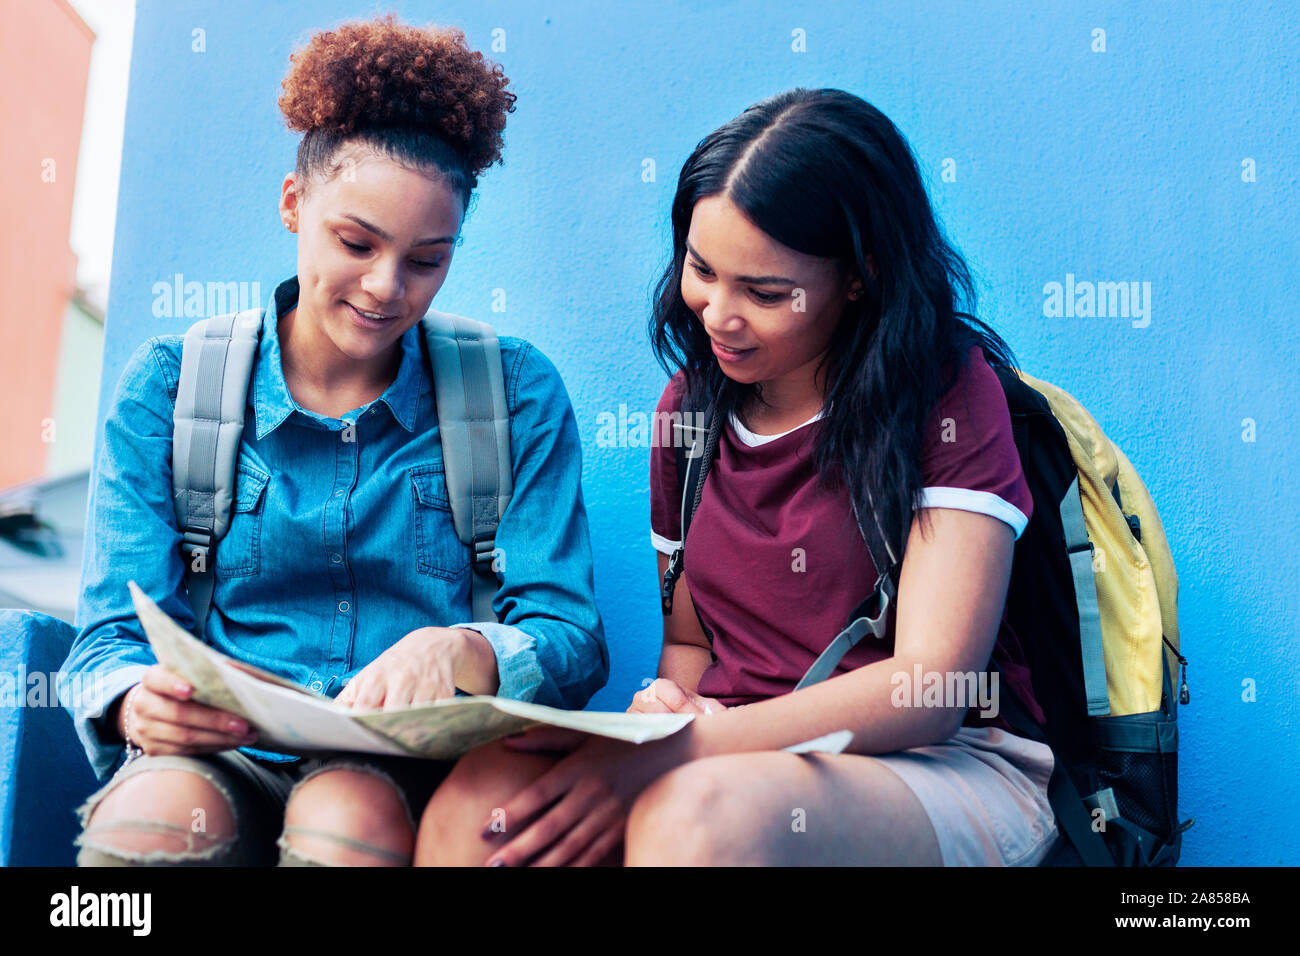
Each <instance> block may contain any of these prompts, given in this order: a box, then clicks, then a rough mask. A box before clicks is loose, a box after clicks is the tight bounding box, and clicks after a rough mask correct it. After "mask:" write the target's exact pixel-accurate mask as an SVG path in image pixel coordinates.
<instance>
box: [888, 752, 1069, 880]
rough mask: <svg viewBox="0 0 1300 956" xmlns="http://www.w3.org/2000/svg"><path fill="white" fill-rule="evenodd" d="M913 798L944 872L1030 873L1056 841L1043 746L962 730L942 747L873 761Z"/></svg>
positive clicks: (1046, 754) (1051, 760) (1051, 762)
mask: <svg viewBox="0 0 1300 956" xmlns="http://www.w3.org/2000/svg"><path fill="white" fill-rule="evenodd" d="M875 758H876V759H877V760H880V761H883V762H884V763H885V764H886V765H888V767H889V769H890V770H892V771H894V773H896V774H898V776H899V777H901V778H902V779H903V782H904V783H906V784H907V785H908V787H909V788H911V790H912V792H913V793H915V794H916V796H917V799H918V800H920V801H921V805H922V806H924V807H925V812H926V813H927V814H928V815H929V817H930V823H931V824H932V825H933V826H934V832H935V833H936V834H937V835H938V837H939V849H940V851H941V853H942V854H943V865H944V866H1037V865H1038V864H1039V863H1041V862H1042V861H1043V859H1044V858H1045V857H1046V856H1047V854H1048V853H1049V852H1050V851H1051V849H1052V847H1053V845H1054V844H1055V843H1056V840H1057V838H1058V837H1059V835H1060V834H1059V831H1058V830H1057V827H1056V814H1055V813H1053V812H1052V806H1051V803H1050V802H1049V801H1048V797H1047V781H1048V780H1049V779H1050V778H1051V776H1052V767H1053V765H1054V763H1055V760H1054V758H1053V756H1052V751H1051V748H1050V747H1048V746H1047V745H1046V744H1043V743H1039V742H1038V741H1036V740H1030V739H1028V738H1026V737H1018V736H1016V735H1015V734H1009V733H1007V732H1006V731H1004V730H1000V729H998V728H995V727H962V728H961V729H960V730H959V731H958V732H957V733H956V734H955V735H954V736H952V737H950V738H949V739H948V740H946V741H944V742H943V743H941V744H933V745H930V746H926V747H913V748H911V749H909V750H903V751H899V752H898V753H892V754H876V755H875Z"/></svg>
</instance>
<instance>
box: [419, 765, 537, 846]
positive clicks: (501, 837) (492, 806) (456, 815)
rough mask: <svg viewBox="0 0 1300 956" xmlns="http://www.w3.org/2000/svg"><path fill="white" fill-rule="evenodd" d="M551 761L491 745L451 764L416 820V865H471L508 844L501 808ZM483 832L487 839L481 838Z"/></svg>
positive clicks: (507, 824)
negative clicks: (451, 767)
mask: <svg viewBox="0 0 1300 956" xmlns="http://www.w3.org/2000/svg"><path fill="white" fill-rule="evenodd" d="M557 759H558V758H556V757H555V756H550V755H545V754H536V753H523V752H520V751H515V750H510V749H509V748H507V747H506V746H505V745H504V744H503V743H502V742H501V741H499V740H498V741H493V742H492V743H488V744H484V745H483V746H481V747H477V748H475V749H474V750H471V751H470V752H469V753H467V754H466V755H465V756H463V757H461V758H460V760H458V761H457V762H456V766H455V767H454V768H453V769H452V771H451V773H450V774H448V776H447V779H446V780H444V781H443V782H442V785H441V786H440V787H438V789H437V791H435V793H434V795H433V798H432V799H431V800H430V801H429V804H428V806H427V807H425V810H424V815H423V817H422V818H421V820H420V832H419V838H418V840H417V843H416V849H415V863H416V865H417V866H448V865H461V866H477V865H481V864H482V863H483V862H484V861H486V860H487V857H488V854H489V853H491V852H492V851H493V850H494V849H496V847H498V846H499V845H501V844H502V843H504V842H505V841H506V840H507V839H509V835H510V831H511V824H512V822H513V821H510V820H507V819H506V817H505V811H504V809H503V807H504V806H505V804H506V803H508V802H509V800H510V798H511V797H513V796H514V795H515V794H517V793H518V792H519V791H520V790H523V789H524V788H525V787H527V786H528V785H529V784H530V783H532V782H533V781H534V780H536V779H537V778H538V777H540V776H541V775H542V774H544V773H545V772H546V771H547V770H549V769H550V768H551V767H553V766H554V765H555V764H556V762H557ZM485 827H487V828H488V834H489V836H488V838H487V839H484V838H483V836H482V834H483V831H484V828H485Z"/></svg>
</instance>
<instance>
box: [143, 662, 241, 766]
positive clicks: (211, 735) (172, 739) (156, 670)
mask: <svg viewBox="0 0 1300 956" xmlns="http://www.w3.org/2000/svg"><path fill="white" fill-rule="evenodd" d="M193 693H194V688H193V687H191V686H190V685H189V683H188V682H187V681H186V680H185V679H184V678H182V677H180V675H178V674H176V673H175V672H173V671H170V670H168V669H167V668H166V667H164V666H163V665H161V664H155V665H154V666H153V667H150V668H149V669H148V670H147V671H145V672H144V680H142V681H141V682H140V683H139V684H136V685H135V686H134V687H132V688H131V689H130V690H129V691H127V692H126V695H124V696H123V697H122V702H121V705H120V706H119V707H118V712H117V732H118V734H120V735H121V737H122V739H123V740H125V739H126V732H127V730H128V729H129V730H130V732H131V740H132V741H133V742H134V743H135V744H136V746H138V747H139V748H140V749H142V750H143V751H144V752H145V753H146V754H148V755H149V756H151V757H156V756H161V755H164V754H180V755H184V754H203V753H216V752H218V751H221V750H233V749H234V748H236V747H247V746H249V745H250V744H252V743H254V742H255V741H256V740H257V732H256V731H255V730H253V729H252V728H251V727H249V725H248V721H246V720H244V718H242V717H240V716H238V715H237V714H232V713H230V712H229V711H225V710H218V709H217V708H216V707H209V706H208V705H206V704H200V703H196V702H195V701H192V700H190V699H189V697H190V695H192V694H193ZM128 701H129V702H130V714H129V716H130V727H129V728H128V727H127V726H126V721H127V717H128V713H127V710H128V708H127V703H128Z"/></svg>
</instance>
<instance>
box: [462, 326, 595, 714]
mask: <svg viewBox="0 0 1300 956" xmlns="http://www.w3.org/2000/svg"><path fill="white" fill-rule="evenodd" d="M507 343H511V344H512V345H513V346H514V347H513V348H507V347H506V346H507ZM502 354H503V356H504V358H505V362H504V365H505V370H506V372H507V376H508V377H507V389H506V393H507V394H506V397H507V404H508V406H509V410H510V449H511V459H512V463H513V467H514V479H513V480H514V490H513V494H512V497H511V499H510V504H509V505H508V506H507V508H506V511H505V513H504V514H503V515H502V517H501V522H500V525H499V526H498V528H497V538H496V563H497V573H498V575H499V577H500V579H501V585H500V587H499V588H498V590H497V593H496V596H495V597H494V598H493V602H492V607H493V610H495V611H496V613H497V616H498V622H483V621H476V622H463V623H460V624H456V625H453V626H454V627H464V628H468V629H470V630H474V631H478V632H479V633H480V634H482V635H483V636H484V638H486V639H487V641H488V643H489V644H491V645H492V649H493V652H494V653H495V654H496V659H497V673H498V677H499V681H500V685H499V688H498V690H497V694H498V695H499V696H501V697H511V698H514V699H517V700H528V701H534V702H536V703H539V704H547V705H550V706H553V707H563V708H567V709H577V708H581V707H583V706H584V705H585V704H586V703H587V701H588V700H589V699H590V698H591V695H592V694H594V693H595V692H596V691H597V690H599V689H600V688H601V687H603V686H604V684H605V681H606V680H608V678H609V651H608V648H607V646H606V642H605V633H604V628H603V626H602V624H601V620H600V613H599V611H598V610H597V607H596V599H595V585H594V580H593V570H592V556H591V541H590V535H589V531H588V525H587V512H586V508H585V506H584V504H583V498H582V447H581V444H580V442H579V440H578V427H577V422H576V420H575V418H574V414H573V407H572V405H571V404H570V402H569V396H568V393H567V392H566V391H565V388H564V383H563V381H562V380H561V379H560V374H559V372H558V371H557V370H556V368H555V366H554V365H553V364H552V363H551V361H550V360H549V359H548V358H547V357H546V356H545V355H543V354H542V353H541V352H539V351H538V350H537V349H535V348H533V347H532V346H531V345H529V344H527V343H523V342H519V341H518V340H513V342H512V340H510V339H503V340H502Z"/></svg>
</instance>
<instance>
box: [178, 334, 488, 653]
mask: <svg viewBox="0 0 1300 956" xmlns="http://www.w3.org/2000/svg"><path fill="white" fill-rule="evenodd" d="M261 327H262V310H261V309H249V310H247V311H245V312H238V313H232V314H229V315H218V316H213V317H211V318H207V319H200V320H199V321H198V322H195V323H194V324H193V325H192V326H190V329H189V331H188V332H186V333H185V344H184V347H183V350H182V352H181V374H180V382H179V384H178V386H177V391H176V411H175V413H174V416H173V422H174V428H173V432H172V496H173V499H174V501H175V505H176V521H177V524H178V526H179V528H180V531H181V535H182V540H181V552H182V554H183V555H184V556H185V558H186V571H185V580H186V585H187V587H188V588H189V595H190V603H191V605H193V607H194V617H195V619H196V624H195V628H194V631H195V634H196V635H197V636H199V637H200V638H202V636H203V632H204V627H205V624H206V622H207V617H208V611H209V609H210V607H211V604H212V587H213V583H214V568H215V566H214V564H213V558H214V555H215V549H216V546H217V543H218V542H219V541H220V540H221V538H222V536H223V535H224V534H225V533H226V529H227V527H228V526H229V522H230V505H231V502H232V500H233V499H234V491H235V489H234V485H235V463H236V460H237V458H238V456H239V444H240V440H241V439H242V437H243V434H244V408H245V405H246V403H247V401H248V386H249V381H250V379H251V377H252V370H253V362H254V359H255V357H256V355H257V344H258V336H259V333H260V331H261ZM420 328H421V330H422V331H423V332H424V338H425V341H426V343H427V344H428V348H429V356H430V360H431V363H432V366H433V368H432V372H433V387H434V397H435V400H436V402H437V408H438V428H439V434H440V436H441V439H442V457H443V465H444V470H445V473H446V479H447V495H448V498H449V499H450V501H451V514H452V522H453V524H454V525H455V528H456V535H457V537H459V538H460V540H461V541H462V542H463V543H464V544H465V545H466V546H467V547H469V548H470V549H471V555H472V559H471V562H470V605H471V607H472V609H473V619H474V620H475V621H495V620H496V619H497V617H496V613H495V612H494V611H493V610H492V598H493V596H494V595H495V594H496V591H497V587H498V583H499V582H498V578H497V575H496V572H495V570H494V569H493V563H494V559H495V557H496V555H495V550H496V530H497V523H498V521H499V520H500V518H501V515H502V514H504V513H505V510H506V505H507V504H509V502H510V495H511V493H512V490H513V482H512V472H511V467H510V415H509V410H508V408H507V406H506V397H505V381H504V375H503V374H502V370H501V351H500V347H499V345H498V342H497V337H496V333H495V332H494V331H493V330H492V328H491V327H490V326H488V325H485V324H483V323H482V322H476V321H474V320H473V319H467V318H464V317H462V316H458V315H450V314H448V313H445V312H432V311H431V312H429V313H428V314H427V315H425V317H424V318H423V319H421V320H420Z"/></svg>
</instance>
